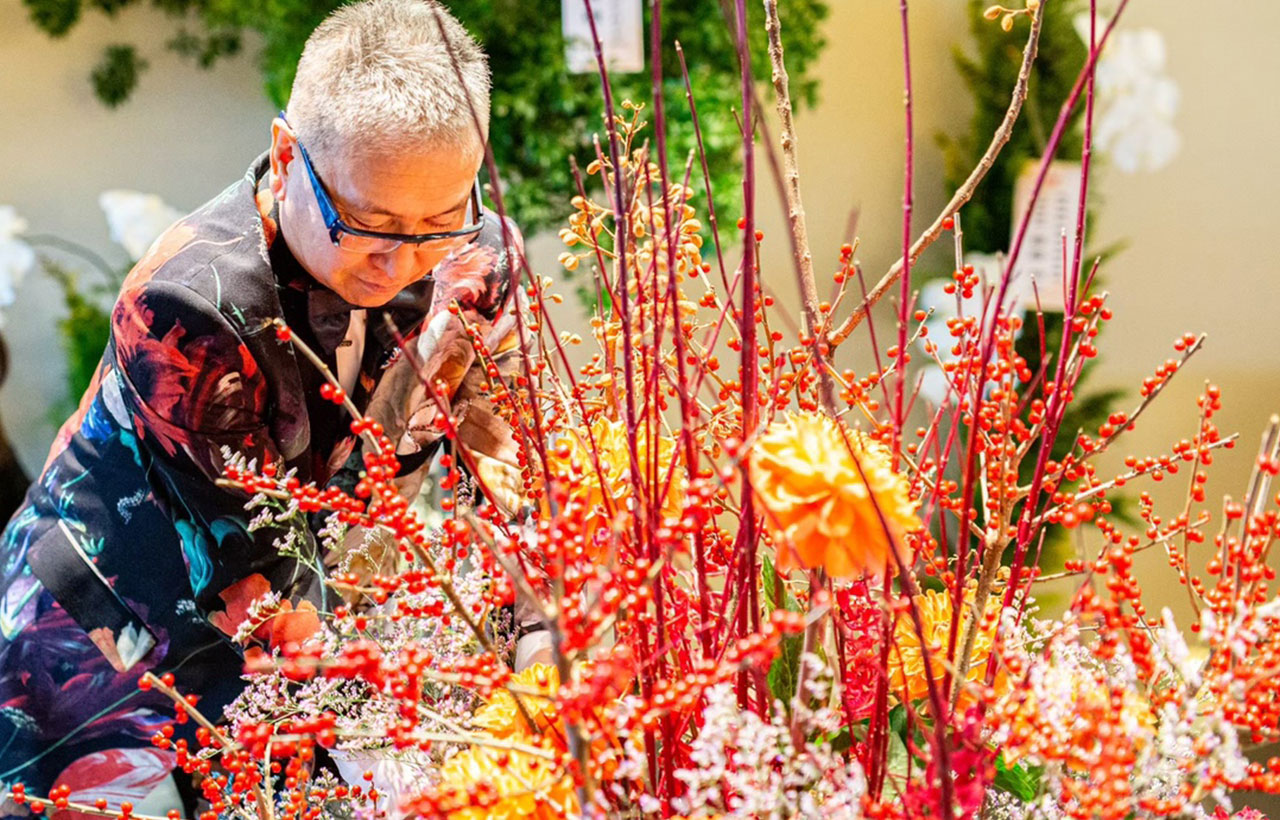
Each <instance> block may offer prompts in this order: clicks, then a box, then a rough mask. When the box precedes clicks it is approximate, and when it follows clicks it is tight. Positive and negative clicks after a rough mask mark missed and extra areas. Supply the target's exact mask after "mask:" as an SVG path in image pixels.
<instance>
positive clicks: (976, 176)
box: [827, 4, 1044, 349]
mask: <svg viewBox="0 0 1280 820" xmlns="http://www.w3.org/2000/svg"><path fill="white" fill-rule="evenodd" d="M1043 19H1044V4H1041V5H1040V7H1039V8H1037V9H1036V13H1035V15H1034V16H1033V17H1032V18H1031V33H1030V34H1029V35H1027V45H1026V47H1024V48H1023V50H1022V66H1021V67H1020V68H1019V69H1018V81H1017V82H1016V83H1015V84H1014V86H1013V98H1012V99H1011V100H1010V101H1009V109H1008V110H1007V111H1006V112H1005V115H1004V121H1003V122H1001V123H1000V127H999V128H997V129H996V132H995V134H993V135H992V137H991V144H990V145H988V146H987V151H986V153H984V154H983V155H982V158H981V159H979V160H978V164H977V165H976V166H974V168H973V170H972V171H971V172H970V173H969V178H968V179H966V180H965V181H964V184H963V185H961V186H960V187H959V188H958V189H956V192H955V194H954V195H953V196H952V197H951V201H950V202H948V203H947V205H946V207H944V208H943V209H942V213H940V214H938V218H937V219H935V220H934V221H933V224H932V225H930V226H929V228H928V229H927V230H926V231H925V232H924V233H923V234H921V235H920V238H919V239H917V240H916V241H915V244H914V245H912V246H911V261H912V262H914V261H915V260H916V259H918V258H919V257H920V254H922V253H924V250H925V248H928V247H929V246H930V245H932V244H933V243H934V241H935V240H936V239H937V238H938V237H939V236H941V235H942V221H943V220H944V219H946V218H947V217H949V216H951V215H952V214H954V213H955V212H956V211H958V210H960V208H961V207H962V206H963V205H964V204H965V203H966V202H968V201H969V199H970V198H972V197H973V193H974V191H976V190H977V188H978V184H979V183H980V182H982V180H983V178H984V177H985V176H986V175H987V172H988V171H990V170H991V167H992V166H993V165H995V161H996V157H997V156H999V154H1000V151H1001V150H1002V149H1003V148H1004V146H1005V144H1006V143H1007V142H1008V141H1009V137H1010V136H1011V135H1012V134H1013V124H1014V123H1015V122H1017V120H1018V114H1019V113H1020V112H1021V111H1022V104H1023V102H1025V101H1026V99H1027V80H1028V78H1029V77H1030V76H1031V65H1032V63H1034V62H1035V59H1036V52H1037V49H1038V46H1039V42H1040V26H1041V23H1042V22H1043ZM903 266H904V260H903V259H899V260H898V261H897V262H894V263H893V267H891V268H889V272H888V273H886V274H885V275H884V277H883V278H881V280H880V281H879V282H877V283H876V285H875V287H873V288H872V289H871V292H870V293H868V294H867V297H866V298H865V299H863V300H862V304H861V305H859V306H858V309H857V310H855V311H854V312H853V313H852V314H851V315H850V316H849V318H847V319H845V320H844V322H843V323H842V324H841V325H840V327H838V328H836V330H835V332H834V333H832V334H831V335H830V336H829V337H828V338H827V341H828V343H829V344H830V345H831V347H832V348H833V349H834V348H835V347H836V345H838V344H840V343H841V342H843V341H844V340H845V339H847V338H849V334H850V333H853V331H854V329H855V328H857V326H858V325H860V324H862V320H863V319H865V318H866V317H867V313H869V312H870V310H871V308H872V307H874V306H875V304H876V302H879V301H880V299H881V298H883V296H884V295H885V294H886V293H888V292H889V288H890V287H892V285H893V283H894V282H896V281H897V280H898V277H899V276H901V275H902V270H903Z"/></svg>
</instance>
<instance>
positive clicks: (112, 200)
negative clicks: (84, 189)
mask: <svg viewBox="0 0 1280 820" xmlns="http://www.w3.org/2000/svg"><path fill="white" fill-rule="evenodd" d="M98 206H99V207H101V208H102V212H103V214H105V215H106V217H107V227H108V229H110V231H111V239H112V241H113V242H118V243H119V244H120V245H121V246H122V247H123V248H124V250H125V253H127V254H129V258H130V259H131V260H133V261H134V262H136V261H138V260H139V259H141V258H142V257H143V256H144V255H146V253H147V249H148V248H150V247H151V243H153V242H155V241H156V238H157V237H159V236H160V234H162V233H164V232H165V229H167V228H168V227H169V226H170V225H172V224H173V223H174V222H177V221H178V220H179V219H181V218H182V212H181V211H179V210H177V209H176V208H173V207H172V206H170V205H168V204H166V203H165V201H164V200H163V199H161V198H160V197H158V196H156V195H155V194H144V193H142V192H141V191H126V190H121V189H115V190H111V191H103V192H102V193H101V194H100V195H99V196H98Z"/></svg>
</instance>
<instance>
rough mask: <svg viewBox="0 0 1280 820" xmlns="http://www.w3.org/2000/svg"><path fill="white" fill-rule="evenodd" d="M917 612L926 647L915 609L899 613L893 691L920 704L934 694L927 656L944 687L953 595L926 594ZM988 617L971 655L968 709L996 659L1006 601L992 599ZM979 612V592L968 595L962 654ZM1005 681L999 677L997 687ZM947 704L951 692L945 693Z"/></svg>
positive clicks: (959, 640) (892, 652) (965, 695)
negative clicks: (976, 605)
mask: <svg viewBox="0 0 1280 820" xmlns="http://www.w3.org/2000/svg"><path fill="white" fill-rule="evenodd" d="M915 606H916V610H917V611H918V612H919V613H920V623H921V625H922V626H923V630H922V632H923V634H924V640H925V643H924V648H923V649H922V648H921V645H920V636H919V634H917V633H916V626H915V621H914V620H913V619H912V617H911V612H910V610H907V609H903V611H901V612H899V613H898V615H897V618H896V620H895V621H894V627H893V645H892V646H891V647H890V648H889V681H890V685H891V687H892V691H893V693H894V694H895V695H897V696H898V697H902V696H903V693H905V694H906V697H907V699H908V700H919V699H920V698H924V697H928V695H929V680H928V677H927V675H926V673H925V657H926V656H927V657H928V663H929V668H930V670H932V672H933V679H934V682H935V683H936V684H937V685H938V686H939V687H941V686H942V679H943V676H944V675H945V674H946V669H947V644H948V643H949V641H950V639H951V594H950V593H949V592H936V591H934V590H926V591H925V592H924V594H922V595H919V596H917V597H916V598H915ZM985 611H986V614H985V616H984V617H983V620H982V623H980V624H978V631H977V633H975V635H974V641H973V651H972V652H971V653H970V656H969V657H970V661H969V669H968V672H967V674H966V675H965V684H966V688H965V691H964V692H962V693H961V695H960V705H961V708H962V709H963V708H964V707H965V706H966V705H968V704H971V703H972V702H973V693H972V692H971V691H970V690H971V687H972V686H973V685H977V684H980V683H981V681H982V680H983V679H984V678H985V677H986V674H987V658H989V657H990V656H991V646H992V644H993V643H994V641H995V633H996V626H997V619H998V616H999V613H1000V597H999V596H998V595H992V596H991V597H990V598H989V599H988V600H987V605H986V610H985ZM972 612H973V593H972V592H971V591H970V592H968V593H966V595H965V599H964V610H963V612H962V613H961V615H960V628H959V631H958V632H957V633H956V651H957V652H959V651H960V647H961V646H963V644H964V636H965V632H966V630H967V629H968V628H969V619H970V618H971V617H972ZM1003 680H1004V676H1003V675H998V676H997V679H996V684H997V687H1000V686H1001V684H1002V682H1003ZM942 697H943V700H944V701H946V700H947V698H948V693H946V692H943V693H942Z"/></svg>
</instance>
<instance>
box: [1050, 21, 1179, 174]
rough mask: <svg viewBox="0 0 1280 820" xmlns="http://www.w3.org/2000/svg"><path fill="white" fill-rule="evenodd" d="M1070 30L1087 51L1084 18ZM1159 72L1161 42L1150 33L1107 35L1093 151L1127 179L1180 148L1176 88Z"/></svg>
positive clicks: (1156, 166) (1162, 161)
mask: <svg viewBox="0 0 1280 820" xmlns="http://www.w3.org/2000/svg"><path fill="white" fill-rule="evenodd" d="M1075 25H1076V31H1077V32H1078V33H1079V34H1080V37H1081V39H1083V40H1084V42H1085V45H1086V46H1088V44H1089V15H1088V14H1081V15H1078V16H1077V17H1076V18H1075ZM1098 28H1099V32H1100V30H1101V25H1099V27H1098ZM1164 69H1165V45H1164V38H1163V37H1162V36H1160V32H1158V31H1155V30H1154V29H1139V30H1137V31H1115V32H1112V34H1111V36H1110V37H1109V38H1108V39H1107V44H1106V48H1105V49H1104V50H1103V52H1102V55H1101V56H1100V57H1099V58H1098V63H1097V68H1096V71H1095V81H1096V86H1095V88H1096V96H1095V102H1096V109H1095V112H1096V113H1095V115H1094V129H1093V141H1094V147H1095V148H1096V149H1098V150H1099V151H1102V152H1103V153H1105V154H1106V155H1107V156H1108V157H1109V158H1110V159H1111V161H1112V162H1113V163H1115V166H1116V167H1117V168H1119V169H1120V170H1122V171H1124V172H1126V173H1134V172H1137V171H1158V170H1160V169H1161V168H1163V167H1165V166H1166V165H1168V164H1169V163H1170V162H1171V161H1172V160H1173V158H1174V156H1175V155H1176V154H1177V153H1178V149H1179V148H1180V147H1181V146H1182V138H1181V137H1180V136H1179V134H1178V131H1177V129H1176V128H1174V125H1173V118H1174V116H1175V115H1176V114H1177V113H1178V96H1179V93H1178V85H1177V83H1175V82H1174V81H1173V80H1172V79H1171V78H1169V77H1167V76H1165V74H1164Z"/></svg>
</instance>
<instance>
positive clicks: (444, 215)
mask: <svg viewBox="0 0 1280 820" xmlns="http://www.w3.org/2000/svg"><path fill="white" fill-rule="evenodd" d="M470 201H471V189H470V188H468V189H467V193H466V194H465V195H464V196H463V197H462V199H460V200H458V202H457V203H456V204H455V205H454V206H453V207H452V208H449V209H448V210H446V211H444V212H443V213H439V214H436V215H435V216H429V217H427V218H426V219H425V220H423V221H424V222H443V221H444V220H445V219H447V218H449V217H451V216H453V215H454V214H455V213H457V212H458V211H459V210H460V209H461V208H462V207H463V206H464V205H466V204H467V203H468V202H470Z"/></svg>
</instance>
